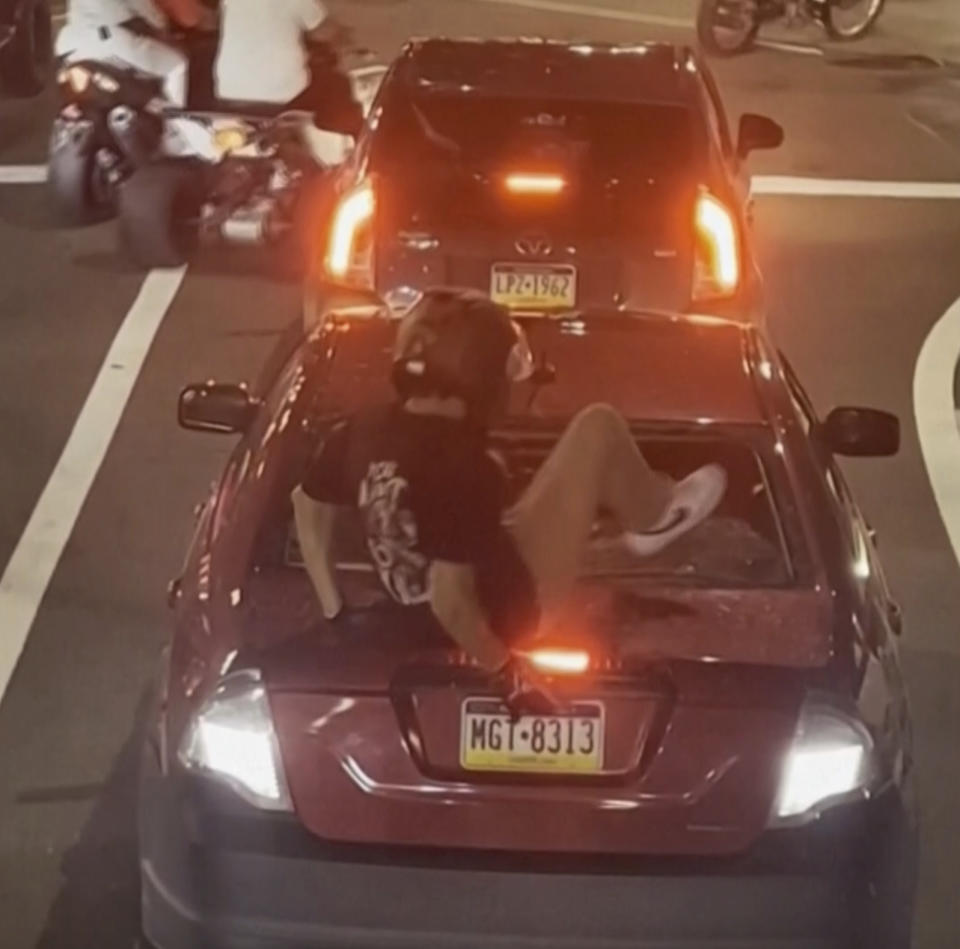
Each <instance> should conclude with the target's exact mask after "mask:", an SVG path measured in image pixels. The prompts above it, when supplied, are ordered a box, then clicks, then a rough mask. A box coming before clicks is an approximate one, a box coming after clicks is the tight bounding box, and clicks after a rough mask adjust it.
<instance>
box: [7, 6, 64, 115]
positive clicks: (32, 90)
mask: <svg viewBox="0 0 960 949" xmlns="http://www.w3.org/2000/svg"><path fill="white" fill-rule="evenodd" d="M13 25H14V31H15V32H14V34H13V39H11V40H10V42H9V43H8V44H7V45H6V46H4V47H3V49H2V50H0V79H2V81H3V87H4V88H5V89H8V90H9V91H10V92H12V93H13V94H14V95H17V96H34V95H36V94H37V93H38V92H41V91H42V90H43V87H44V86H45V85H46V84H47V76H48V75H49V73H50V64H51V63H52V62H53V22H52V20H51V14H50V3H49V0H23V2H22V3H21V4H20V9H19V10H18V11H17V15H16V19H15V21H14V24H13Z"/></svg>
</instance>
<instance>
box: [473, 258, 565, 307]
mask: <svg viewBox="0 0 960 949" xmlns="http://www.w3.org/2000/svg"><path fill="white" fill-rule="evenodd" d="M490 298H491V299H492V300H493V301H494V302H495V303H500V304H502V305H503V306H507V307H510V309H511V310H532V311H538V310H566V309H571V308H573V307H574V306H576V304H577V268H576V267H569V266H566V265H560V264H557V265H552V264H494V265H493V267H492V268H491V270H490Z"/></svg>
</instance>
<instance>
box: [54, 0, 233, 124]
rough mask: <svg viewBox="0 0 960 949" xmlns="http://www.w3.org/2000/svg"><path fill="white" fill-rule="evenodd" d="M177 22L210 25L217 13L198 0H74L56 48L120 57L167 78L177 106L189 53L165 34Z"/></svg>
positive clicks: (80, 55)
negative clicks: (186, 53)
mask: <svg viewBox="0 0 960 949" xmlns="http://www.w3.org/2000/svg"><path fill="white" fill-rule="evenodd" d="M171 21H173V22H174V23H176V24H178V25H179V26H182V27H186V28H189V29H192V28H196V27H200V28H205V29H209V28H210V27H211V26H212V25H213V22H214V18H213V17H212V15H211V14H210V12H209V11H207V10H205V9H204V8H203V7H201V6H200V4H199V2H198V0H70V2H69V6H68V9H67V23H66V26H64V28H63V29H62V30H61V31H60V34H59V36H58V37H57V44H56V52H57V55H58V56H66V57H67V59H68V60H77V59H97V60H101V61H104V62H110V61H113V62H119V63H121V64H123V65H126V66H131V67H133V68H134V69H138V70H140V71H141V72H144V73H147V74H149V75H152V76H158V77H160V78H161V79H163V92H164V96H165V97H166V98H167V99H168V100H169V101H170V102H171V103H172V104H173V105H176V106H181V107H182V106H184V105H185V104H186V97H187V70H188V65H187V57H186V55H185V54H184V53H183V51H182V50H181V49H179V48H178V47H177V46H175V45H174V44H173V43H172V42H171V41H170V39H169V38H168V37H167V36H166V33H167V29H168V28H169V25H170V23H171Z"/></svg>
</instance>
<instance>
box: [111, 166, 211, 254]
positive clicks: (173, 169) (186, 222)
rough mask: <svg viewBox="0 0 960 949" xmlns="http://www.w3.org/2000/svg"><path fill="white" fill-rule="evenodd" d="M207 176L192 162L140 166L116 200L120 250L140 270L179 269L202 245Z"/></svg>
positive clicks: (125, 183)
mask: <svg viewBox="0 0 960 949" xmlns="http://www.w3.org/2000/svg"><path fill="white" fill-rule="evenodd" d="M202 203H203V175H202V171H201V170H200V169H199V168H197V167H196V166H195V165H194V164H192V163H188V162H163V163H159V164H156V165H145V166H144V167H143V168H138V169H137V170H136V171H135V172H134V173H133V174H132V175H131V176H130V178H129V179H128V180H127V181H125V182H124V183H123V185H121V187H120V194H119V197H118V201H117V214H118V224H119V228H118V232H119V237H120V245H121V249H122V251H123V252H124V253H126V254H127V256H128V257H129V258H130V259H131V260H132V261H133V262H134V263H135V264H138V265H139V266H141V267H145V268H147V269H153V268H154V267H180V266H182V265H183V264H185V263H187V262H188V261H189V260H190V258H191V256H192V255H193V253H194V251H195V250H196V247H197V243H198V236H199V232H198V226H197V224H198V222H197V218H198V216H199V213H200V206H201V204H202Z"/></svg>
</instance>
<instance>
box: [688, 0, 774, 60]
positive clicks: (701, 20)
mask: <svg viewBox="0 0 960 949" xmlns="http://www.w3.org/2000/svg"><path fill="white" fill-rule="evenodd" d="M722 3H723V0H700V7H699V9H698V10H697V36H698V38H699V39H700V45H701V46H702V47H703V48H704V49H705V50H706V51H707V52H708V53H711V54H712V55H714V56H737V55H739V54H740V53H744V52H746V51H747V50H748V49H750V48H751V47H752V46H753V44H754V41H755V40H756V38H757V33H759V32H760V18H759V17H758V16H756V15H754V18H753V25H752V26H751V27H750V28H749V29H748V30H745V31H744V33H743V35H742V36H741V37H740V39H739V40H737V41H736V42H735V43H732V44H730V45H727V44H724V43H720V42H718V40H717V35H716V32H715V28H716V16H717V8H718V7H719V6H720V5H721V4H722Z"/></svg>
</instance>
